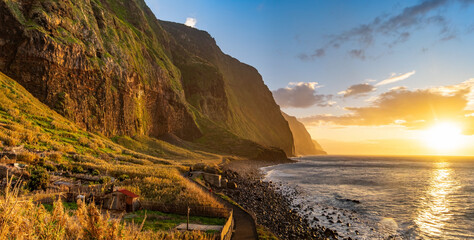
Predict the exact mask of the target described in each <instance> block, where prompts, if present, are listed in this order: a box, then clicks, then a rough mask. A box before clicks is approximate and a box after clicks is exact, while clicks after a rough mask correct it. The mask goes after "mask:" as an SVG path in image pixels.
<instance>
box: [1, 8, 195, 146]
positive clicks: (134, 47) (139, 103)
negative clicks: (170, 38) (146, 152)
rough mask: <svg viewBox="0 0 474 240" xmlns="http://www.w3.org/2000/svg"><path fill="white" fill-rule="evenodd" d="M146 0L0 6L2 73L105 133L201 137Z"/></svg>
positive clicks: (68, 115) (35, 94) (86, 125)
mask: <svg viewBox="0 0 474 240" xmlns="http://www.w3.org/2000/svg"><path fill="white" fill-rule="evenodd" d="M145 9H147V8H146V7H145V5H144V3H143V2H142V1H113V0H110V1H105V0H104V1H98V0H92V1H85V0H78V1H69V0H66V1H53V0H45V1H35V0H32V1H13V0H2V1H0V14H1V15H2V18H1V19H0V25H1V26H2V27H1V28H0V36H2V38H3V39H2V40H1V41H0V71H3V72H4V73H5V74H7V75H9V76H11V77H12V78H14V79H15V80H17V81H19V83H20V84H22V85H23V86H25V88H26V89H27V90H28V91H30V92H31V93H32V94H33V95H34V96H35V97H37V98H38V99H39V100H40V101H42V102H44V103H46V104H47V105H48V106H49V107H51V108H53V109H55V110H57V111H58V112H59V113H61V114H62V115H64V116H66V117H67V118H68V119H71V120H74V121H75V122H76V123H78V124H79V125H80V126H85V127H87V129H89V130H94V131H100V132H102V133H104V134H106V135H118V134H126V135H134V134H147V135H150V136H160V135H161V134H165V133H169V132H171V133H174V134H176V135H178V136H179V137H181V138H184V139H194V138H196V137H198V136H200V135H201V134H200V132H199V129H198V127H197V125H196V123H195V121H194V119H193V115H192V113H190V111H189V109H188V108H187V106H186V104H185V102H184V95H183V91H182V87H181V83H180V73H179V71H178V69H177V68H176V67H174V65H173V64H172V63H171V62H170V61H169V59H168V57H167V56H166V54H165V53H164V52H163V49H162V47H161V45H160V41H161V40H160V39H161V38H163V37H164V36H163V34H164V32H163V30H162V29H161V27H160V26H159V24H158V22H157V20H156V19H155V18H154V17H152V16H153V15H152V14H151V13H148V14H147V13H146V12H144V11H143V10H145Z"/></svg>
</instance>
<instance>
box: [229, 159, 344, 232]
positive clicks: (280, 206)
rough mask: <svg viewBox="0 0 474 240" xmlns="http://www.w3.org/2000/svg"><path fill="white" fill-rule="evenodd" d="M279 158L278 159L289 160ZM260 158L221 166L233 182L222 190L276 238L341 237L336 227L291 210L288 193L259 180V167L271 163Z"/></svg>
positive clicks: (260, 175) (261, 177) (261, 176)
mask: <svg viewBox="0 0 474 240" xmlns="http://www.w3.org/2000/svg"><path fill="white" fill-rule="evenodd" d="M289 162H290V161H288V162H282V163H289ZM274 164H275V163H271V162H261V161H233V162H231V163H229V164H227V165H226V166H224V168H223V169H224V173H223V176H224V177H225V178H226V179H228V180H229V181H230V182H234V183H235V184H236V188H235V189H224V190H223V193H224V194H226V195H228V196H230V197H231V198H232V199H233V200H234V201H236V202H237V203H238V204H240V205H241V206H242V207H244V208H245V209H246V210H248V211H250V212H251V213H252V214H253V215H254V216H255V218H256V221H257V223H258V224H260V225H263V226H265V227H267V228H268V229H270V230H271V231H272V232H273V233H274V234H275V235H277V236H278V237H279V238H280V239H341V237H340V236H339V235H338V234H337V232H336V231H333V230H331V229H329V228H325V227H324V226H315V227H311V223H310V222H309V221H308V220H307V219H305V218H303V217H302V216H300V215H299V214H298V213H297V211H295V210H292V206H291V202H292V199H291V198H292V196H295V194H296V193H293V194H290V195H288V196H284V195H283V194H281V193H280V191H278V189H277V188H278V186H275V184H273V183H271V182H264V181H262V179H263V175H262V173H261V172H260V170H259V168H261V167H265V166H270V165H274Z"/></svg>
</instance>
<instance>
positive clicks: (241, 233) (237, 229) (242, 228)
mask: <svg viewBox="0 0 474 240" xmlns="http://www.w3.org/2000/svg"><path fill="white" fill-rule="evenodd" d="M190 181H191V182H192V183H194V184H195V185H196V186H198V187H200V188H201V189H203V190H204V191H205V192H208V193H209V190H208V189H206V188H205V187H203V186H202V185H200V184H197V183H195V182H194V181H193V180H190ZM212 195H213V196H214V198H216V199H217V200H218V201H219V202H221V203H222V204H224V205H225V206H226V207H227V208H231V209H233V210H234V233H233V234H232V240H258V234H257V227H256V226H255V221H254V220H253V218H252V216H250V214H249V213H247V212H246V211H244V210H242V209H241V208H239V207H237V206H235V205H234V204H231V203H229V202H227V201H225V200H223V199H222V198H220V197H219V196H217V195H216V194H214V192H213V193H212Z"/></svg>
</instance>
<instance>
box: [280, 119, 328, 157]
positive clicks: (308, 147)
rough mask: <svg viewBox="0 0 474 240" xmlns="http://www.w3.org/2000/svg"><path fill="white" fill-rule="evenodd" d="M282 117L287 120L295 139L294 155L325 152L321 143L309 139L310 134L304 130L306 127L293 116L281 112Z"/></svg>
mask: <svg viewBox="0 0 474 240" xmlns="http://www.w3.org/2000/svg"><path fill="white" fill-rule="evenodd" d="M282 114H283V117H285V119H286V120H287V121H288V124H289V125H290V129H291V132H292V133H293V138H294V141H295V155H297V156H298V155H321V154H326V152H325V151H324V150H323V148H322V147H321V145H319V143H318V142H317V141H316V140H314V139H311V135H310V134H309V133H308V130H306V127H305V126H304V125H303V124H302V123H301V122H300V121H298V119H296V118H295V117H293V116H290V115H288V114H286V113H284V112H282Z"/></svg>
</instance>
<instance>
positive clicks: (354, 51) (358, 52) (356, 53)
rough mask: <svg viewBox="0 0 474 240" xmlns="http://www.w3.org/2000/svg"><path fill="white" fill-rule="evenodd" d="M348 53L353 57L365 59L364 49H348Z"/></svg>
mask: <svg viewBox="0 0 474 240" xmlns="http://www.w3.org/2000/svg"><path fill="white" fill-rule="evenodd" d="M349 55H350V56H351V57H353V58H359V59H362V60H365V51H364V50H362V49H352V50H350V51H349Z"/></svg>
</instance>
